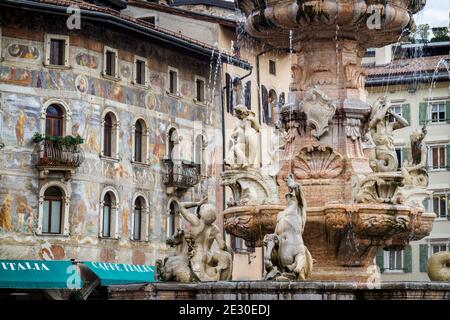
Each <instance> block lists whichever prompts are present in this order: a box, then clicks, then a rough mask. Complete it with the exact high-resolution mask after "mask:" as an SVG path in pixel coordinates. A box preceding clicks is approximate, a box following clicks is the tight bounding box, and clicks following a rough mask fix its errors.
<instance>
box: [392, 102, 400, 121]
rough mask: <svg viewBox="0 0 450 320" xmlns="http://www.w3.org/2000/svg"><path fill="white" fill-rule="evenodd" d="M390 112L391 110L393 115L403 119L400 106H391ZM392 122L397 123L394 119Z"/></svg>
mask: <svg viewBox="0 0 450 320" xmlns="http://www.w3.org/2000/svg"><path fill="white" fill-rule="evenodd" d="M390 110H391V112H392V113H394V114H396V115H398V116H400V117H403V107H402V105H401V104H397V105H392V106H391V108H390ZM394 121H397V120H396V119H394Z"/></svg>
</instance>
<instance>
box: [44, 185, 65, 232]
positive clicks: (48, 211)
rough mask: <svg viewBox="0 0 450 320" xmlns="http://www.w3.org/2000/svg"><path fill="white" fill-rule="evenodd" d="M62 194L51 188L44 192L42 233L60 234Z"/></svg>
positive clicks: (58, 190)
mask: <svg viewBox="0 0 450 320" xmlns="http://www.w3.org/2000/svg"><path fill="white" fill-rule="evenodd" d="M63 202H64V200H63V192H62V191H61V189H60V188H58V187H55V186H52V187H49V188H47V189H46V190H45V192H44V207H43V215H42V233H48V234H60V233H61V229H62V223H63V205H64V203H63Z"/></svg>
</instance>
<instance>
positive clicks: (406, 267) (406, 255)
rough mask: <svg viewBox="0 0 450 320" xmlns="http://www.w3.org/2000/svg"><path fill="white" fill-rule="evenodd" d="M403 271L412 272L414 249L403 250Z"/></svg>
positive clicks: (408, 247) (406, 248) (407, 247)
mask: <svg viewBox="0 0 450 320" xmlns="http://www.w3.org/2000/svg"><path fill="white" fill-rule="evenodd" d="M403 271H404V272H405V273H411V272H412V249H411V246H406V247H405V249H404V250H403Z"/></svg>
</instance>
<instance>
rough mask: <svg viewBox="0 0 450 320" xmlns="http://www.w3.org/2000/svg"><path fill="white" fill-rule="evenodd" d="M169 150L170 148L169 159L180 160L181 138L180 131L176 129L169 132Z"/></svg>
mask: <svg viewBox="0 0 450 320" xmlns="http://www.w3.org/2000/svg"><path fill="white" fill-rule="evenodd" d="M168 138H169V143H168V145H169V148H168V157H169V159H171V160H172V161H173V160H179V159H180V156H181V155H180V154H179V151H180V146H179V136H178V131H177V129H175V128H172V129H170V131H169V135H168Z"/></svg>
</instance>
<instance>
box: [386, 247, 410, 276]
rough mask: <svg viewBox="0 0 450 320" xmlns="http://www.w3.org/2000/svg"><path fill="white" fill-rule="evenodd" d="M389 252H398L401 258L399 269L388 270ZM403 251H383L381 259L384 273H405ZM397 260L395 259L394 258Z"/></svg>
mask: <svg viewBox="0 0 450 320" xmlns="http://www.w3.org/2000/svg"><path fill="white" fill-rule="evenodd" d="M391 251H395V252H397V251H400V256H401V265H400V269H390V268H389V267H390V261H389V260H390V253H391ZM404 254H405V252H404V250H388V251H383V259H384V271H383V272H384V273H405V271H404V267H405V257H404ZM396 259H397V258H396Z"/></svg>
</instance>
